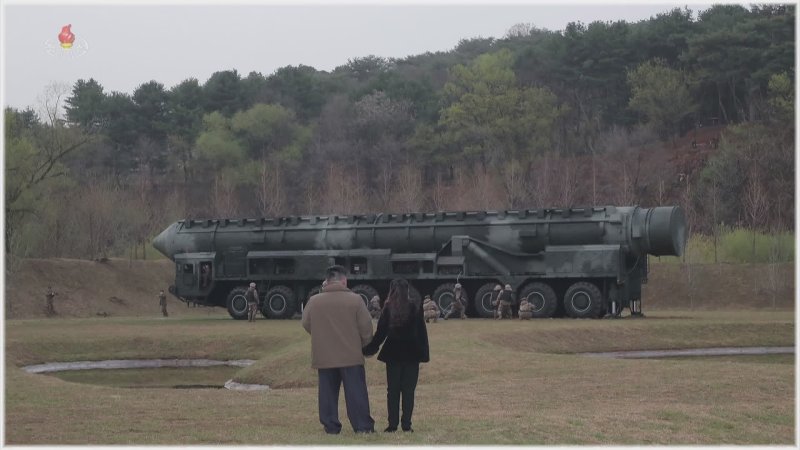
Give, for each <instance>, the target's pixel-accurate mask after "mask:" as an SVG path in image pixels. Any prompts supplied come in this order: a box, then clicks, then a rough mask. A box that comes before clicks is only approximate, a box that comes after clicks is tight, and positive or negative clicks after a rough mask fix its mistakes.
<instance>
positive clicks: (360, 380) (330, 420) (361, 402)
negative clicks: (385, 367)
mask: <svg viewBox="0 0 800 450" xmlns="http://www.w3.org/2000/svg"><path fill="white" fill-rule="evenodd" d="M317 370H318V373H319V421H320V423H322V426H324V427H325V432H326V433H338V432H339V431H340V430H341V429H342V423H341V422H339V389H340V387H341V385H342V384H344V401H345V404H346V405H347V417H348V418H349V419H350V425H352V426H353V431H355V432H373V431H375V421H374V420H372V417H371V416H370V415H369V394H368V393H367V374H366V372H365V371H364V366H350V367H334V368H330V369H317Z"/></svg>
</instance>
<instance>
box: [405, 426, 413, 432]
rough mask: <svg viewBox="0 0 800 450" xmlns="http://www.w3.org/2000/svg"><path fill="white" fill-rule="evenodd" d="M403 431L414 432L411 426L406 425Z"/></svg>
mask: <svg viewBox="0 0 800 450" xmlns="http://www.w3.org/2000/svg"><path fill="white" fill-rule="evenodd" d="M403 431H408V432H410V433H413V432H414V429H413V428H411V427H408V428H403Z"/></svg>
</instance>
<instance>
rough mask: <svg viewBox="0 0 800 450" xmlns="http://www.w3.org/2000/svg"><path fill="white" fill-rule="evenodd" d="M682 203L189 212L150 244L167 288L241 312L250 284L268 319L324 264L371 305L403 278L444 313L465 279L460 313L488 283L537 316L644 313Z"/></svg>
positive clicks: (473, 308) (298, 302)
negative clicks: (652, 261) (247, 215)
mask: <svg viewBox="0 0 800 450" xmlns="http://www.w3.org/2000/svg"><path fill="white" fill-rule="evenodd" d="M685 243H686V224H685V219H684V215H683V211H682V210H681V209H680V208H679V207H675V206H666V207H655V208H641V207H638V206H631V207H615V206H605V207H591V208H561V209H559V208H542V209H520V210H511V211H468V212H466V211H461V212H436V213H406V214H385V213H381V214H364V215H328V216H293V217H275V218H259V219H205V220H197V219H194V220H192V219H187V220H180V221H178V222H175V223H173V224H172V225H170V226H169V227H167V229H166V230H164V231H163V232H162V233H161V234H159V235H158V236H157V237H156V238H155V240H154V241H153V246H154V247H155V248H156V249H157V250H159V251H160V252H161V253H163V254H164V255H165V256H167V257H169V258H170V259H171V260H172V261H174V262H175V284H174V285H172V286H170V292H171V293H172V294H173V295H175V296H176V297H178V298H180V299H181V300H183V301H186V302H189V301H191V302H196V303H199V304H202V305H207V306H220V307H224V308H227V310H228V312H229V313H230V315H231V316H232V317H233V318H234V319H240V320H241V319H245V318H247V301H246V299H245V296H244V293H245V291H246V289H247V286H248V284H249V283H250V282H255V283H256V285H257V286H258V291H259V294H260V297H261V298H260V310H261V312H262V313H263V314H264V316H265V317H267V318H274V319H285V318H290V317H292V316H293V315H295V314H296V313H298V312H300V311H301V310H302V307H303V305H304V304H305V302H306V301H307V299H308V298H309V297H310V296H311V295H313V294H315V293H317V292H319V290H320V289H321V282H322V278H323V276H324V273H325V269H326V268H327V267H329V266H331V265H333V264H339V265H342V266H344V267H345V268H346V269H347V270H348V286H349V287H350V289H351V290H352V291H354V292H356V293H357V294H359V295H361V296H362V297H363V298H364V301H365V302H368V301H369V300H370V299H371V298H372V297H373V296H374V295H378V296H380V298H381V299H385V298H386V294H387V293H388V286H389V281H390V280H391V279H393V278H405V279H407V280H408V281H409V284H410V286H411V287H412V289H411V295H412V297H414V298H415V299H418V298H419V297H420V293H422V294H430V295H431V297H432V298H433V300H434V301H435V302H436V303H437V304H438V305H439V307H440V310H442V311H445V310H447V309H448V307H449V306H450V303H452V302H453V301H454V295H453V291H454V287H455V284H456V283H460V284H461V285H462V286H463V295H465V297H466V298H465V299H464V300H466V301H467V315H469V316H471V317H493V314H494V309H495V308H494V306H493V305H492V300H493V298H492V296H493V289H494V287H495V285H497V284H501V285H506V284H510V285H511V286H512V289H513V291H514V297H515V299H516V302H517V304H518V302H519V301H520V299H522V298H527V299H528V301H529V302H530V303H531V304H532V307H533V317H534V318H544V317H553V316H561V315H567V316H570V317H576V318H598V317H603V316H605V315H607V314H608V315H614V316H616V315H619V314H620V312H621V311H622V310H623V309H624V308H628V309H629V310H630V312H631V314H641V296H642V284H643V283H646V282H647V274H648V255H654V256H662V255H675V256H680V255H682V254H683V251H684V247H685Z"/></svg>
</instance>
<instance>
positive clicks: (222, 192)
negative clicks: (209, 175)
mask: <svg viewBox="0 0 800 450" xmlns="http://www.w3.org/2000/svg"><path fill="white" fill-rule="evenodd" d="M211 205H212V208H213V210H214V214H215V215H216V216H217V217H233V216H234V215H235V214H236V212H237V211H238V205H237V199H236V185H235V184H234V183H233V180H231V176H230V175H229V174H227V173H219V174H217V175H216V176H215V177H214V184H213V187H212V190H211Z"/></svg>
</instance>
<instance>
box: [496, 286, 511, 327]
mask: <svg viewBox="0 0 800 450" xmlns="http://www.w3.org/2000/svg"><path fill="white" fill-rule="evenodd" d="M497 300H498V303H499V304H500V306H498V311H497V312H498V317H497V318H498V319H505V318H506V317H508V318H509V319H510V318H511V302H512V299H511V285H510V284H507V285H506V288H505V289H503V290H502V291H501V292H500V296H499V297H498V298H497Z"/></svg>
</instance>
